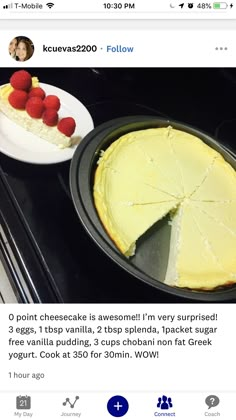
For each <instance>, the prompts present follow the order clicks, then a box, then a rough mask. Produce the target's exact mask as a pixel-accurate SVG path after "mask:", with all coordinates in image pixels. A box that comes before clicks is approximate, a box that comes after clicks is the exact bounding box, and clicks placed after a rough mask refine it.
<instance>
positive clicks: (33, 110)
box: [25, 97, 44, 118]
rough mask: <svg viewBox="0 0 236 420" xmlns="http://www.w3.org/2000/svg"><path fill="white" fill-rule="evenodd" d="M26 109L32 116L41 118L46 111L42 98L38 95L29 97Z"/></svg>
mask: <svg viewBox="0 0 236 420" xmlns="http://www.w3.org/2000/svg"><path fill="white" fill-rule="evenodd" d="M25 109H26V111H27V112H28V114H29V115H30V116H31V117H32V118H41V117H42V114H43V111H44V104H43V101H42V99H41V98H37V97H33V98H30V99H28V101H27V102H26V107H25Z"/></svg>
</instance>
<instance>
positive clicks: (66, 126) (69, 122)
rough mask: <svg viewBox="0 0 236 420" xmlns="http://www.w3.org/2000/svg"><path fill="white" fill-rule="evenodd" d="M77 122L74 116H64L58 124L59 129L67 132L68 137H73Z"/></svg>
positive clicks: (64, 132)
mask: <svg viewBox="0 0 236 420" xmlns="http://www.w3.org/2000/svg"><path fill="white" fill-rule="evenodd" d="M75 127H76V123H75V120H74V118H72V117H67V118H62V119H61V120H60V121H59V123H58V124H57V128H58V130H59V131H60V132H61V133H63V134H65V135H66V136H67V137H71V136H72V134H73V133H74V131H75Z"/></svg>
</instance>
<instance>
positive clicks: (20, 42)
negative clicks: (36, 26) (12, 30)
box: [8, 36, 34, 61]
mask: <svg viewBox="0 0 236 420" xmlns="http://www.w3.org/2000/svg"><path fill="white" fill-rule="evenodd" d="M8 52H9V54H10V56H11V57H12V58H14V60H16V61H27V60H29V59H30V58H31V57H32V55H33V54H34V44H33V42H32V41H31V39H29V38H27V37H26V36H16V37H15V38H13V39H12V40H11V42H10V44H9V46H8Z"/></svg>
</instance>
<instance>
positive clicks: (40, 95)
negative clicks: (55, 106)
mask: <svg viewBox="0 0 236 420" xmlns="http://www.w3.org/2000/svg"><path fill="white" fill-rule="evenodd" d="M35 96H37V98H41V99H42V100H43V99H44V98H45V96H46V94H45V92H44V90H43V89H42V88H40V87H35V88H32V89H31V90H30V92H29V98H34V97H35Z"/></svg>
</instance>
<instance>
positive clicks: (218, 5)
mask: <svg viewBox="0 0 236 420" xmlns="http://www.w3.org/2000/svg"><path fill="white" fill-rule="evenodd" d="M227 7H228V4H227V3H224V2H220V3H213V9H227Z"/></svg>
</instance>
